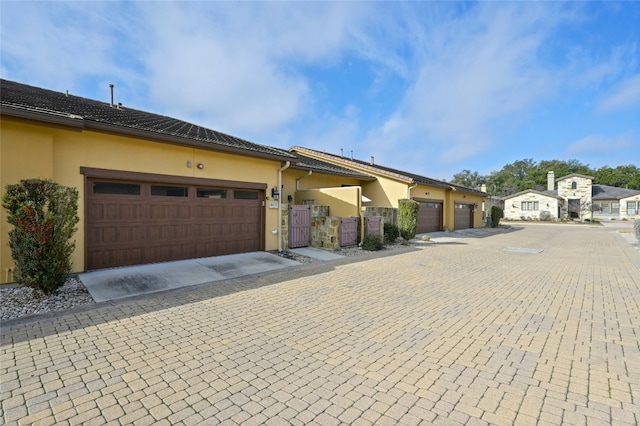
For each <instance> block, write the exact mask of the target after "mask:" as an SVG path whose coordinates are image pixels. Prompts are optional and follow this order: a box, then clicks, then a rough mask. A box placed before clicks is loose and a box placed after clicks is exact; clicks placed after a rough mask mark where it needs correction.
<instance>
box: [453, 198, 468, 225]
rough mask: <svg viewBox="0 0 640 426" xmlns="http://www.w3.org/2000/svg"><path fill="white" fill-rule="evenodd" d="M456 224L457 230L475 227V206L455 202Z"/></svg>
mask: <svg viewBox="0 0 640 426" xmlns="http://www.w3.org/2000/svg"><path fill="white" fill-rule="evenodd" d="M453 220H454V224H453V226H454V227H455V229H456V230H458V229H467V228H473V206H472V205H470V204H458V203H456V204H455V214H454V218H453Z"/></svg>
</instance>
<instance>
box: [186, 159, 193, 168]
mask: <svg viewBox="0 0 640 426" xmlns="http://www.w3.org/2000/svg"><path fill="white" fill-rule="evenodd" d="M191 166H193V163H191V161H190V160H187V167H188V168H191Z"/></svg>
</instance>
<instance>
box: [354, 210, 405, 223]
mask: <svg viewBox="0 0 640 426" xmlns="http://www.w3.org/2000/svg"><path fill="white" fill-rule="evenodd" d="M362 214H363V216H365V217H369V216H381V217H382V222H383V224H384V223H393V224H394V225H397V224H398V209H396V208H393V207H363V208H362Z"/></svg>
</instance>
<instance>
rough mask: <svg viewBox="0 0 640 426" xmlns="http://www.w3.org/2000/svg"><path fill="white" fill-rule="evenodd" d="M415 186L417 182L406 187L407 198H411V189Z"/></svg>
mask: <svg viewBox="0 0 640 426" xmlns="http://www.w3.org/2000/svg"><path fill="white" fill-rule="evenodd" d="M416 186H418V184H417V183H414V184H413V186H410V187H409V188H407V200H410V199H411V190H412V189H413V188H415V187H416Z"/></svg>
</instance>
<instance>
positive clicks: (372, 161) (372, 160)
mask: <svg viewBox="0 0 640 426" xmlns="http://www.w3.org/2000/svg"><path fill="white" fill-rule="evenodd" d="M375 164H376V162H375V161H374V158H373V155H372V156H371V165H372V166H374V165H375Z"/></svg>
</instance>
